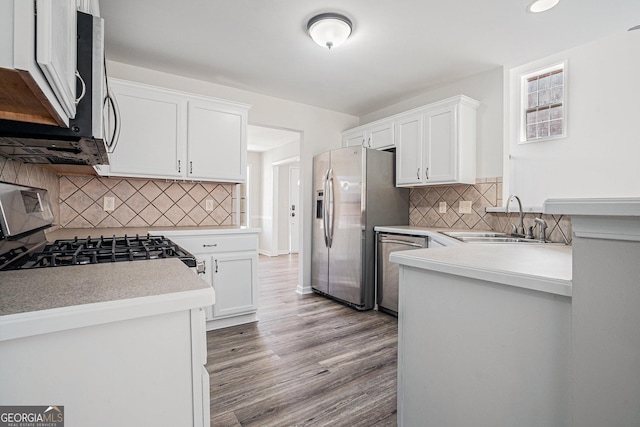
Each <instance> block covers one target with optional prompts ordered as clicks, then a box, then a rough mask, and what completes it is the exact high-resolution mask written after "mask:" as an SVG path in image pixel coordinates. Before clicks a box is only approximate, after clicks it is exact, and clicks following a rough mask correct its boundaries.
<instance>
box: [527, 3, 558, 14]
mask: <svg viewBox="0 0 640 427" xmlns="http://www.w3.org/2000/svg"><path fill="white" fill-rule="evenodd" d="M558 3H560V0H535V1H534V2H533V3H531V4H530V5H529V6H528V7H527V10H528V11H529V12H531V13H540V12H546V11H547V10H549V9H551V8H553V7H555V6H556V5H557V4H558Z"/></svg>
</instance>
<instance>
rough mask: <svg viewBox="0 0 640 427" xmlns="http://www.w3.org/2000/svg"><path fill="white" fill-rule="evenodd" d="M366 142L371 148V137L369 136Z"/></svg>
mask: <svg viewBox="0 0 640 427" xmlns="http://www.w3.org/2000/svg"><path fill="white" fill-rule="evenodd" d="M368 144H369V148H371V137H369V142H368Z"/></svg>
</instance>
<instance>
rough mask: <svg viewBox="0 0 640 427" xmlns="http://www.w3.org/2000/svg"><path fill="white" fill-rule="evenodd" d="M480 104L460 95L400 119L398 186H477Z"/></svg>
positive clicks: (397, 151) (397, 164)
mask: <svg viewBox="0 0 640 427" xmlns="http://www.w3.org/2000/svg"><path fill="white" fill-rule="evenodd" d="M479 105H480V104H479V102H478V101H476V100H473V99H471V98H468V97H466V96H463V95H459V96H456V97H453V98H448V99H445V100H443V101H440V102H437V103H434V104H429V105H427V106H425V107H422V108H420V109H416V110H413V111H412V112H411V114H410V115H407V116H406V117H401V118H399V119H398V121H399V124H398V137H397V140H398V148H397V150H396V185H397V186H417V185H439V184H457V183H465V184H475V180H476V109H477V108H478V106H479ZM420 116H421V117H420ZM420 122H422V123H420Z"/></svg>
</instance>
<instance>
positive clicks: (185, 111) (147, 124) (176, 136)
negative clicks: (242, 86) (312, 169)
mask: <svg viewBox="0 0 640 427" xmlns="http://www.w3.org/2000/svg"><path fill="white" fill-rule="evenodd" d="M110 86H111V88H112V92H113V93H114V94H115V98H116V101H117V103H118V105H119V107H120V122H121V130H120V137H119V139H118V143H117V145H116V147H115V149H114V150H113V152H112V153H110V156H109V163H110V165H109V166H96V167H95V169H96V171H97V172H98V173H99V174H100V175H107V176H111V175H112V176H130V177H143V178H170V179H190V180H202V181H216V182H244V181H245V180H246V169H247V166H246V165H247V133H246V128H247V112H248V106H247V105H244V104H238V103H233V102H228V101H222V100H216V99H213V98H206V97H199V96H196V95H191V94H187V93H184V92H178V91H173V90H168V89H163V88H158V87H154V86H148V85H143V84H139V83H132V82H125V81H122V80H116V79H112V81H111V83H110Z"/></svg>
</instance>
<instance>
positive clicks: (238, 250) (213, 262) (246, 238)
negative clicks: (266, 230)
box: [162, 229, 258, 330]
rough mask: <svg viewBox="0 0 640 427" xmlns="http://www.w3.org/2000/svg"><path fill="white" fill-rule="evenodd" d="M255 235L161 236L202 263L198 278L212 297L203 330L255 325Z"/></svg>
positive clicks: (239, 232) (252, 232)
mask: <svg viewBox="0 0 640 427" xmlns="http://www.w3.org/2000/svg"><path fill="white" fill-rule="evenodd" d="M257 233H258V231H257V230H251V229H227V230H225V231H224V232H220V231H219V230H202V231H193V232H184V231H167V232H162V234H163V235H164V236H166V237H168V238H170V239H171V240H172V241H173V242H175V243H176V244H178V245H180V246H182V247H183V248H184V249H186V250H187V251H189V252H191V253H192V254H194V255H195V256H196V257H197V258H198V261H204V263H205V268H206V271H205V273H204V274H203V275H201V278H202V279H203V280H205V281H206V282H207V283H209V284H210V285H211V286H212V287H213V289H214V291H215V294H216V303H215V305H214V306H213V307H205V313H206V315H207V330H213V329H219V328H223V327H228V326H234V325H239V324H242V323H249V322H255V321H256V320H257V316H256V311H257V310H258V234H257Z"/></svg>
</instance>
